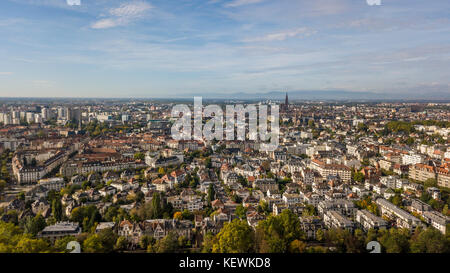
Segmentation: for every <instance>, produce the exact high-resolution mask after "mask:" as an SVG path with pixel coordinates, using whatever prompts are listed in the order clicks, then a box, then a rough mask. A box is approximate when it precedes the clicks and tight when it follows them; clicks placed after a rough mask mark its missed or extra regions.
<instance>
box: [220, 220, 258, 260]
mask: <svg viewBox="0 0 450 273" xmlns="http://www.w3.org/2000/svg"><path fill="white" fill-rule="evenodd" d="M253 251H254V232H253V230H252V228H251V227H250V226H249V225H248V224H247V222H245V221H242V220H238V219H234V220H233V221H232V222H229V223H225V224H224V227H223V228H222V230H221V231H220V232H219V233H218V234H217V236H216V241H215V242H214V244H213V247H212V252H214V253H250V252H253Z"/></svg>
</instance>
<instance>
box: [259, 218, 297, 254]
mask: <svg viewBox="0 0 450 273" xmlns="http://www.w3.org/2000/svg"><path fill="white" fill-rule="evenodd" d="M256 233H257V240H256V244H257V248H258V251H259V252H271V253H284V252H287V251H289V247H290V245H291V243H292V242H293V241H294V240H299V241H300V240H302V239H304V233H303V231H302V230H301V225H300V221H299V219H298V217H297V215H295V214H294V213H293V212H292V211H290V210H288V209H286V210H283V211H282V212H281V214H279V215H277V216H273V215H271V216H269V217H268V218H267V219H265V220H263V221H260V222H259V223H258V225H257V227H256Z"/></svg>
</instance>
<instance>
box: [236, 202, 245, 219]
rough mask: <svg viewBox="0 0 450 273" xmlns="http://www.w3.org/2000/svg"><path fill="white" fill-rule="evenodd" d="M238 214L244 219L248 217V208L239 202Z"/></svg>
mask: <svg viewBox="0 0 450 273" xmlns="http://www.w3.org/2000/svg"><path fill="white" fill-rule="evenodd" d="M236 216H237V217H239V218H241V219H242V220H245V219H247V208H246V207H244V206H243V205H242V204H239V205H238V206H237V207H236Z"/></svg>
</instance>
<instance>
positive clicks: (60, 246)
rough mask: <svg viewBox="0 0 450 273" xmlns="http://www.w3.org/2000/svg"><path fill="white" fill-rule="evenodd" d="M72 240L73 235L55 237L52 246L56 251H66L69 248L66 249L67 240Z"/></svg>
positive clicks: (73, 239) (73, 238)
mask: <svg viewBox="0 0 450 273" xmlns="http://www.w3.org/2000/svg"><path fill="white" fill-rule="evenodd" d="M72 241H76V239H75V237H73V236H66V237H63V238H60V239H57V240H56V241H55V243H54V245H53V247H54V248H55V250H56V251H59V252H66V253H68V252H70V251H71V250H69V249H67V244H68V243H69V242H72Z"/></svg>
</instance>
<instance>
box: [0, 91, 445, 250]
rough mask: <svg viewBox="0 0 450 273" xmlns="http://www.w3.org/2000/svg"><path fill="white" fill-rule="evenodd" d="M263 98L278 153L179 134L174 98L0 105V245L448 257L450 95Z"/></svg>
mask: <svg viewBox="0 0 450 273" xmlns="http://www.w3.org/2000/svg"><path fill="white" fill-rule="evenodd" d="M186 103H188V102H186ZM223 103H226V102H225V101H224V102H223ZM242 103H244V102H242ZM246 103H247V104H250V103H251V102H246ZM258 103H268V104H280V113H279V115H280V117H279V124H280V128H279V131H280V132H279V145H278V147H277V148H276V149H275V150H273V151H261V150H260V147H259V146H260V145H261V142H258V141H251V140H245V141H241V140H231V141H230V140H220V141H217V140H215V139H212V140H205V139H202V140H193V139H190V140H184V139H183V140H174V139H173V138H172V135H171V127H172V125H171V124H173V123H174V120H176V118H177V117H174V116H173V115H172V113H171V109H172V108H173V106H174V104H175V103H174V102H160V101H144V100H137V101H133V100H129V101H123V100H112V99H111V100H108V99H105V100H102V101H99V100H86V101H79V102H71V101H70V100H61V101H58V102H54V101H52V100H47V101H45V100H39V101H38V102H34V101H27V100H23V99H17V100H16V101H14V100H11V101H10V102H8V103H4V104H3V105H2V108H1V112H2V114H1V115H0V118H1V119H0V122H2V124H3V127H2V129H1V130H0V134H1V136H0V140H1V159H2V161H1V163H2V165H1V180H0V181H1V183H2V184H1V198H2V199H1V205H2V206H1V207H2V209H1V218H0V220H1V222H0V223H1V225H2V236H6V234H11V235H15V236H19V238H20V239H17V238H15V239H14V240H13V238H3V237H2V242H5V241H4V240H6V242H7V243H2V244H0V246H1V249H0V250H1V251H2V252H29V251H32V252H64V251H67V250H66V245H67V244H68V243H69V242H71V241H78V242H79V243H80V245H81V248H82V250H83V251H85V252H152V253H164V252H181V253H191V252H193V253H196V252H206V253H211V252H212V253H235V252H238V253H247V252H256V253H273V252H294V253H304V252H312V253H317V252H319V253H327V252H350V253H361V252H366V245H367V243H368V242H371V241H377V242H379V243H380V244H381V247H382V249H383V251H385V252H387V253H399V252H402V253H405V252H420V253H421V252H433V253H436V252H437V253H439V252H441V253H442V252H447V251H448V233H449V229H448V227H449V215H450V212H449V209H448V206H449V202H450V198H449V193H450V173H449V170H450V169H449V168H450V162H449V161H450V148H449V145H448V134H449V130H450V121H449V115H450V112H449V107H450V105H449V104H448V103H383V102H372V103H358V102H295V101H294V102H291V101H289V97H288V93H287V94H286V97H285V100H284V101H282V102H281V101H278V102H277V101H264V102H258ZM247 104H246V105H247ZM189 105H190V107H191V108H192V107H193V105H192V102H191V103H190V104H189ZM246 120H247V124H246V127H247V131H248V121H249V118H248V116H247V119H246ZM203 123H205V120H204V121H203ZM286 234H289V235H286ZM11 235H10V236H11ZM25 246H26V247H25ZM24 247H25V248H24Z"/></svg>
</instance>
